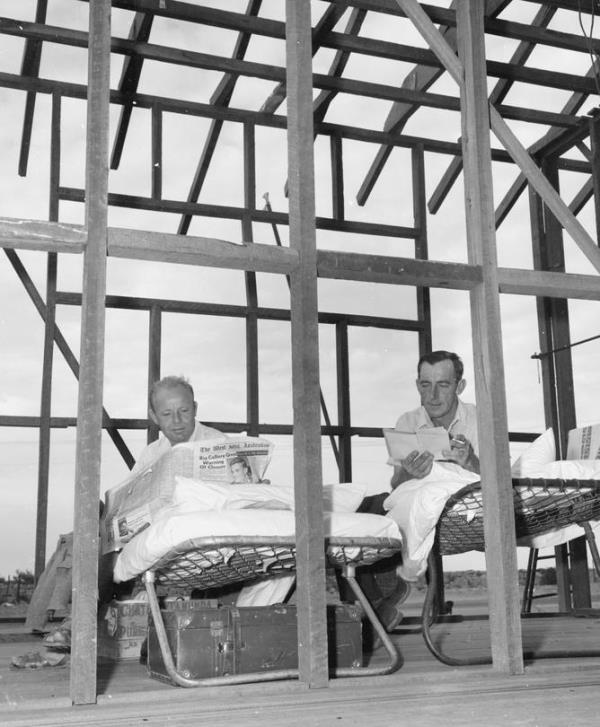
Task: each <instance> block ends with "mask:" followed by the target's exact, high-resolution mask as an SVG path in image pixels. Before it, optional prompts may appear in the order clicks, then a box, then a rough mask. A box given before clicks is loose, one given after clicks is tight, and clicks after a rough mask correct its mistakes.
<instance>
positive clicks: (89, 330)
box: [71, 0, 111, 704]
mask: <svg viewBox="0 0 600 727" xmlns="http://www.w3.org/2000/svg"><path fill="white" fill-rule="evenodd" d="M110 11H111V3H110V0H96V1H95V2H93V3H90V6H89V17H90V20H89V25H90V30H89V46H88V98H87V144H86V208H85V216H86V228H87V235H88V237H87V245H86V249H85V253H84V256H83V287H82V294H83V295H82V308H81V355H80V364H81V370H80V377H79V399H78V406H77V449H76V467H75V478H76V479H75V528H74V543H73V635H72V647H71V699H72V701H73V703H74V704H90V703H92V702H95V701H96V653H97V643H96V621H97V612H98V596H97V594H98V541H99V538H98V501H99V495H100V461H101V446H102V390H103V383H104V321H105V296H106V245H107V195H108V111H109V88H110V87H109V81H110V78H109V74H110Z"/></svg>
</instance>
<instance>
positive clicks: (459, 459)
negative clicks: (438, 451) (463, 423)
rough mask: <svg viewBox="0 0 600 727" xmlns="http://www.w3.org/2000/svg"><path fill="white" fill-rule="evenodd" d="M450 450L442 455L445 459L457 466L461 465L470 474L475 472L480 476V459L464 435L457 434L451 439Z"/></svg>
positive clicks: (446, 450)
mask: <svg viewBox="0 0 600 727" xmlns="http://www.w3.org/2000/svg"><path fill="white" fill-rule="evenodd" d="M450 447H451V448H450V449H449V450H448V449H445V450H444V451H443V452H442V454H443V455H444V457H445V458H446V459H448V460H450V461H452V462H456V464H458V465H460V466H461V467H463V468H464V469H466V470H469V472H475V473H476V474H479V459H478V457H477V455H476V454H475V452H474V451H473V447H472V446H471V442H469V440H468V439H467V438H466V437H465V435H464V434H456V435H454V436H453V437H451V439H450Z"/></svg>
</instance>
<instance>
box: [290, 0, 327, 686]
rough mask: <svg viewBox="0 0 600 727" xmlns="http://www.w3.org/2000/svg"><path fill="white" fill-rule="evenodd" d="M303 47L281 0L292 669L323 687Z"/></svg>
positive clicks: (295, 11) (303, 34) (307, 33)
mask: <svg viewBox="0 0 600 727" xmlns="http://www.w3.org/2000/svg"><path fill="white" fill-rule="evenodd" d="M311 45H312V43H311V22H310V0H286V55H287V72H286V82H287V93H288V180H289V219H290V246H291V247H292V248H293V249H295V250H296V251H297V252H298V255H299V258H300V262H299V266H298V268H297V269H296V270H294V271H293V272H292V273H291V275H290V290H291V329H292V380H293V389H294V394H293V403H294V487H295V502H296V547H297V556H296V558H297V574H298V585H297V599H298V666H299V670H300V680H301V681H302V682H304V683H305V684H307V685H308V686H309V687H324V686H327V682H328V669H327V625H326V612H325V557H324V549H323V503H322V500H323V498H322V486H323V485H322V469H321V433H320V429H321V427H320V424H321V420H320V409H319V340H318V333H319V332H318V318H317V312H318V311H317V255H316V234H315V180H314V158H313V112H312V49H311Z"/></svg>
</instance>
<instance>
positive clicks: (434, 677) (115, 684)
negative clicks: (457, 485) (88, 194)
mask: <svg viewBox="0 0 600 727" xmlns="http://www.w3.org/2000/svg"><path fill="white" fill-rule="evenodd" d="M522 625H523V634H524V646H525V649H526V650H527V649H532V648H534V647H535V648H536V649H538V650H540V651H542V650H544V651H545V650H548V649H552V650H557V649H560V650H561V651H565V652H566V651H568V650H571V651H583V650H585V649H587V650H588V651H590V650H593V649H597V650H598V653H599V654H600V639H598V629H599V627H600V618H598V617H597V616H595V617H591V618H574V617H572V616H544V617H536V618H528V619H524V620H523V621H522ZM13 631H14V630H13ZM433 637H434V641H436V642H440V643H443V645H444V648H445V649H447V650H448V651H449V652H450V653H451V654H453V655H455V656H457V655H459V656H465V655H469V656H476V655H485V654H486V653H489V630H488V622H487V620H486V619H484V618H470V617H465V618H463V619H460V618H453V619H451V620H450V622H449V623H441V624H437V625H436V626H435V627H434V629H433ZM25 638H27V640H25ZM31 638H32V637H31V636H30V635H23V639H24V640H23V641H22V642H19V641H15V640H4V641H3V643H0V703H1V705H2V706H0V724H2V725H7V726H8V725H10V726H11V727H19V726H23V727H25V726H27V727H35V726H36V725H46V726H48V727H52V726H53V725H57V726H58V725H78V724H86V725H92V726H94V725H98V726H100V725H108V724H111V725H116V724H118V725H119V727H129V725H152V726H157V725H169V726H174V727H177V726H178V725H182V726H183V725H203V724H207V725H208V724H211V725H213V724H215V723H218V724H219V727H228V726H229V725H231V727H233V726H235V727H250V726H252V725H259V724H260V725H261V726H264V725H291V726H293V725H303V726H304V725H310V726H311V727H312V726H313V725H315V726H318V725H340V726H341V727H345V726H347V725H361V727H365V725H366V726H367V727H375V726H377V725H394V727H396V726H397V725H401V724H406V725H409V726H410V727H413V725H417V726H418V725H437V724H440V725H442V724H443V725H449V726H453V725H461V727H462V726H464V725H479V724H481V725H485V726H486V727H493V726H494V725H506V724H510V725H531V726H533V725H539V726H540V727H546V726H547V725H549V726H552V725H560V726H561V727H571V725H574V726H576V725H579V724H582V725H592V724H595V723H596V719H597V713H598V707H597V701H598V696H597V695H598V693H599V691H598V690H599V687H600V656H598V657H590V658H583V657H575V658H562V659H542V658H538V659H535V660H532V661H530V662H527V664H526V669H525V673H524V674H523V675H517V676H509V675H504V674H500V673H498V672H496V671H495V670H494V669H493V668H491V667H488V666H480V667H448V666H445V665H443V664H441V663H440V662H438V661H436V660H435V659H434V657H433V656H432V655H431V654H430V653H429V651H428V650H427V648H426V646H425V644H424V642H423V638H422V635H421V633H420V632H419V629H418V626H417V623H416V619H408V620H407V621H406V622H404V623H403V624H402V625H401V627H400V628H399V629H398V630H397V632H396V633H395V634H394V637H393V638H394V642H395V643H396V645H397V647H398V649H399V650H400V653H401V654H402V666H401V668H400V669H399V670H398V671H397V672H396V673H394V674H391V675H388V676H384V677H358V678H355V679H351V678H346V679H338V680H332V681H331V682H330V685H329V688H327V689H317V690H310V689H307V688H306V687H305V686H304V685H303V684H300V683H299V682H296V681H288V682H277V683H274V682H273V683H263V684H259V685H254V684H249V685H239V686H235V687H210V688H198V689H181V688H178V687H173V686H170V685H167V684H163V683H161V682H158V681H156V680H154V679H151V678H150V677H149V676H148V675H147V673H146V669H145V666H144V665H143V664H140V663H137V662H120V663H103V664H101V665H99V672H98V685H99V686H98V688H99V695H98V704H97V705H90V706H78V707H72V706H71V705H70V701H69V698H68V695H69V667H68V666H67V667H49V668H43V669H37V670H19V669H11V668H10V660H11V657H12V656H13V655H15V654H22V653H24V652H25V651H31V650H36V649H39V647H40V646H41V642H40V641H38V642H36V641H32V640H31ZM384 660H385V652H384V651H383V650H381V649H380V650H378V651H376V652H375V654H374V656H373V659H372V662H373V663H380V662H383V661H384Z"/></svg>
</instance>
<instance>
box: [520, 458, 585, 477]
mask: <svg viewBox="0 0 600 727" xmlns="http://www.w3.org/2000/svg"><path fill="white" fill-rule="evenodd" d="M525 476H526V477H544V478H546V479H562V480H569V479H573V480H598V479H600V460H598V459H559V460H556V461H555V462H547V463H546V464H544V465H541V467H540V468H539V469H538V470H536V471H534V470H532V471H531V472H529V474H527V475H525Z"/></svg>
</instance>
